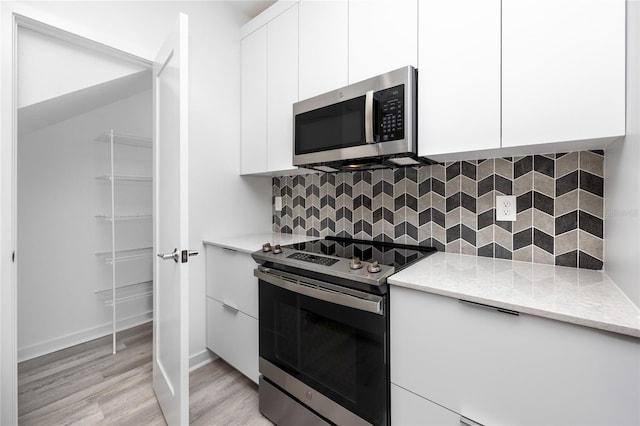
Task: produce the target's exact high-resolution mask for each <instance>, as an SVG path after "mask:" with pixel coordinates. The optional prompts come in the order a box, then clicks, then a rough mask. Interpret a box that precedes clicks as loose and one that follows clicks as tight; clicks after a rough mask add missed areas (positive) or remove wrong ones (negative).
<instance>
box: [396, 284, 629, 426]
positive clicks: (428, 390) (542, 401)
mask: <svg viewBox="0 0 640 426" xmlns="http://www.w3.org/2000/svg"><path fill="white" fill-rule="evenodd" d="M389 298H390V315H391V317H390V327H391V382H392V383H393V384H395V385H397V386H399V387H401V388H404V389H406V390H408V391H410V392H411V393H413V394H415V395H419V396H420V397H422V398H424V399H425V400H429V401H432V402H433V403H435V404H437V406H439V407H445V408H446V409H448V410H450V411H451V412H454V413H458V414H459V415H460V416H464V417H466V418H468V419H471V420H473V421H475V422H477V423H480V424H484V425H527V424H528V425H560V424H561V425H587V424H589V425H596V424H597V425H631V424H636V425H637V424H640V408H639V407H640V405H639V404H638V401H640V339H637V338H632V337H629V336H624V335H620V334H617V333H609V332H603V331H599V330H595V329H591V328H589V327H583V326H578V325H573V324H569V323H565V322H561V321H554V320H550V319H546V318H541V317H537V316H531V315H526V314H520V315H511V314H508V313H503V312H498V311H497V310H494V309H487V308H486V307H484V308H483V307H482V306H479V305H474V304H469V303H465V302H460V301H459V300H457V299H454V298H450V297H445V296H439V295H435V294H430V293H425V292H421V291H416V290H411V289H406V288H402V287H396V286H392V287H391V289H390V294H389ZM396 394H398V392H397V389H396ZM400 395H404V394H402V393H400ZM412 400H413V402H412ZM418 402H420V401H418ZM427 406H428V404H426V403H421V404H418V403H417V402H416V401H415V400H414V399H413V398H409V397H407V396H406V395H404V396H401V397H400V399H399V400H398V401H396V402H395V403H394V402H393V399H392V418H393V419H394V420H398V423H397V422H395V421H394V424H403V423H402V422H404V421H405V420H404V419H406V422H407V424H410V423H411V422H412V421H413V419H415V417H413V416H424V419H420V421H418V422H417V424H430V423H429V422H432V421H436V422H437V421H438V420H432V419H438V416H440V415H442V416H445V414H446V413H444V412H440V413H439V410H436V409H435V408H434V407H431V408H433V410H430V409H429V408H426V407H427ZM403 407H405V408H403ZM412 407H414V408H412ZM405 409H406V410H408V411H407V412H404V410H405ZM413 413H417V414H413ZM404 416H407V417H404ZM432 416H433V417H432ZM452 419H453V417H452ZM442 423H443V424H447V422H445V421H443V422H442ZM414 424H415V423H414Z"/></svg>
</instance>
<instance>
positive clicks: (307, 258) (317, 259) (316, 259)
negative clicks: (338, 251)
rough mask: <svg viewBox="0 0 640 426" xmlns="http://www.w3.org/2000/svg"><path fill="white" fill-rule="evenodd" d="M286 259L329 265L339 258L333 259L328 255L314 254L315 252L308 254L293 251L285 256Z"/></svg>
mask: <svg viewBox="0 0 640 426" xmlns="http://www.w3.org/2000/svg"><path fill="white" fill-rule="evenodd" d="M287 258H288V259H294V260H302V261H304V262H310V263H315V264H316V265H322V266H331V265H333V264H334V263H336V262H337V261H338V260H339V259H333V258H330V257H324V256H316V255H315V254H309V253H304V252H295V253H293V254H290V255H289V256H287Z"/></svg>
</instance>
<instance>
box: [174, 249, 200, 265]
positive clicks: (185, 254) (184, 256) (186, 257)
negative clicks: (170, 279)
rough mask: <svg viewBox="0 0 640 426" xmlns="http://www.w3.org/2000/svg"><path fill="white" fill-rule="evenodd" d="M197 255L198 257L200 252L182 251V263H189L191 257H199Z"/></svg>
mask: <svg viewBox="0 0 640 426" xmlns="http://www.w3.org/2000/svg"><path fill="white" fill-rule="evenodd" d="M197 255H198V250H182V263H187V262H188V261H189V258H190V257H191V256H197ZM176 262H177V260H176Z"/></svg>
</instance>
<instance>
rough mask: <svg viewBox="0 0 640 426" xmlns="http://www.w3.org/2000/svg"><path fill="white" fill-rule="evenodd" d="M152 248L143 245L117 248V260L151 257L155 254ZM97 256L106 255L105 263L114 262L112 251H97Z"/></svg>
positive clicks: (126, 260) (125, 260)
mask: <svg viewBox="0 0 640 426" xmlns="http://www.w3.org/2000/svg"><path fill="white" fill-rule="evenodd" d="M152 249H153V247H141V248H135V249H128V250H116V252H115V253H116V256H115V262H116V263H118V262H128V261H132V260H139V259H144V258H147V257H151V256H152V255H153V253H152ZM96 256H100V257H104V261H105V263H107V264H109V265H110V264H112V263H113V262H114V259H113V256H112V254H111V252H110V251H101V252H97V253H96Z"/></svg>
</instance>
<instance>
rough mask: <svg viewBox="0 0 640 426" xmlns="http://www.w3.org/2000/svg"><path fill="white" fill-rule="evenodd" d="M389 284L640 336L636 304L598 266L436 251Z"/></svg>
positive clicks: (639, 313)
mask: <svg viewBox="0 0 640 426" xmlns="http://www.w3.org/2000/svg"><path fill="white" fill-rule="evenodd" d="M389 284H391V285H396V286H399V287H406V288H411V289H414V290H418V291H423V292H428V293H433V294H439V295H442V296H448V297H452V298H456V299H464V300H468V301H471V302H477V303H483V304H487V305H492V306H496V307H499V308H504V309H510V310H514V311H518V312H521V313H525V314H529V315H535V316H539V317H544V318H549V319H553V320H558V321H564V322H568V323H572V324H578V325H583V326H587V327H592V328H596V329H600V330H605V331H610V332H615V333H620V334H625V335H628V336H633V337H638V338H640V310H639V309H638V307H637V306H636V305H634V304H633V303H632V302H631V301H630V300H629V298H628V297H627V296H626V295H625V294H624V293H623V292H622V291H621V290H620V288H619V287H618V286H617V285H616V284H615V283H614V282H613V281H612V280H611V279H610V278H609V277H608V276H607V275H606V274H605V273H604V272H602V271H590V270H585V269H577V268H567V267H561V266H552V265H541V264H534V263H528V262H515V261H510V260H504V259H493V258H483V257H477V256H468V255H460V254H452V253H444V252H438V253H435V254H433V255H432V256H429V257H428V258H426V259H423V260H421V261H419V262H417V263H416V264H414V265H412V266H410V267H408V268H406V269H404V270H402V271H400V272H398V273H397V274H395V275H392V276H391V277H390V278H389Z"/></svg>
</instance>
